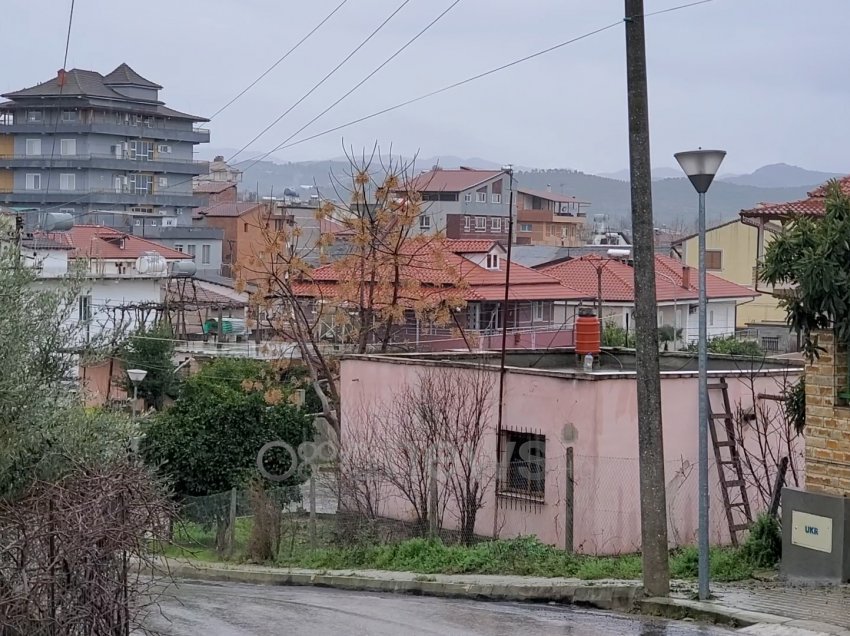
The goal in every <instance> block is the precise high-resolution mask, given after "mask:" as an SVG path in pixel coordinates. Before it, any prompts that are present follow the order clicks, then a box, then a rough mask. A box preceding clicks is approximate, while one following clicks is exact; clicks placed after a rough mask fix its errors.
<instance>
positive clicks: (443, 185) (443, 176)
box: [399, 168, 505, 192]
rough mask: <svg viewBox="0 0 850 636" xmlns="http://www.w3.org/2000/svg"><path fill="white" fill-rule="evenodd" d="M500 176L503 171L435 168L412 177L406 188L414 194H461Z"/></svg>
mask: <svg viewBox="0 0 850 636" xmlns="http://www.w3.org/2000/svg"><path fill="white" fill-rule="evenodd" d="M501 174H505V173H504V171H502V170H472V169H470V168H460V169H458V170H443V169H442V168H437V169H436V170H429V171H428V172H424V173H422V174H420V175H418V176H416V177H414V178H413V179H411V180H410V183H409V184H407V186H408V188H409V189H410V190H413V191H414V192H462V191H463V190H469V189H470V188H474V187H475V186H477V185H480V184H482V183H484V182H485V181H489V180H490V179H493V178H494V177H498V176H499V175H501ZM399 189H400V190H401V189H404V188H403V187H402V188H399Z"/></svg>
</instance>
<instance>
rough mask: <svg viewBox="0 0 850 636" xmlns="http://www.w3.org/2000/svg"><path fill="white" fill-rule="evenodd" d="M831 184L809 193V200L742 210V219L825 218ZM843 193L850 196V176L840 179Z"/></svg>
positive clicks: (839, 183) (761, 205) (762, 204)
mask: <svg viewBox="0 0 850 636" xmlns="http://www.w3.org/2000/svg"><path fill="white" fill-rule="evenodd" d="M828 186H829V182H827V183H825V184H823V185H821V186H818V187H817V188H815V189H814V190H812V191H811V192H809V198H808V199H802V200H800V201H789V202H787V203H760V204H759V205H757V206H756V207H754V208H751V209H749V210H741V218H742V219H766V220H781V219H785V218H788V217H790V216H823V215H824V214H826V193H827V188H828ZM838 186H839V188H841V191H842V192H843V193H844V194H846V195H850V175H848V176H846V177H841V178H840V179H838Z"/></svg>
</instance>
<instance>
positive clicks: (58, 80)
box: [56, 68, 65, 86]
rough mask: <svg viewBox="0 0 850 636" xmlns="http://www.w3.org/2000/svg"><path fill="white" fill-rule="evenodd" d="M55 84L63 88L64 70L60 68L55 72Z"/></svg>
mask: <svg viewBox="0 0 850 636" xmlns="http://www.w3.org/2000/svg"><path fill="white" fill-rule="evenodd" d="M56 83H57V84H58V85H59V86H65V69H64V68H60V69H59V70H58V71H56Z"/></svg>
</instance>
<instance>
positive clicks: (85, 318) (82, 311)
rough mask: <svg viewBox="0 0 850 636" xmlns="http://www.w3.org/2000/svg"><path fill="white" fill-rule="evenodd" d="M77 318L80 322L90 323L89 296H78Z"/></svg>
mask: <svg viewBox="0 0 850 636" xmlns="http://www.w3.org/2000/svg"><path fill="white" fill-rule="evenodd" d="M78 316H79V319H80V322H82V323H87V322H91V296H80V302H79V308H78Z"/></svg>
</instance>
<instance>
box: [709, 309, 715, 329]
mask: <svg viewBox="0 0 850 636" xmlns="http://www.w3.org/2000/svg"><path fill="white" fill-rule="evenodd" d="M708 326H709V327H713V326H714V310H711V311H709V312H708Z"/></svg>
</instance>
